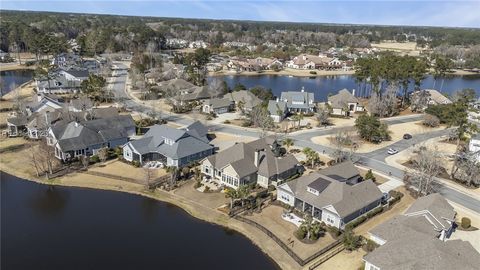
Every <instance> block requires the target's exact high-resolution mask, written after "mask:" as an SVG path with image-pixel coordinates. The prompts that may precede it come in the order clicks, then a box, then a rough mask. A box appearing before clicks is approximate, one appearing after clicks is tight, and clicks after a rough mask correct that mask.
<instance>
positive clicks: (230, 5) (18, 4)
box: [0, 0, 480, 28]
mask: <svg viewBox="0 0 480 270" xmlns="http://www.w3.org/2000/svg"><path fill="white" fill-rule="evenodd" d="M0 8H1V9H14V10H37V11H58V12H80V13H99V14H120V15H139V16H159V17H183V18H209V19H239V20H261V21H292V22H320V23H354V24H356V23H358V24H383V25H427V26H453V27H477V28H478V27H480V0H476V1H422V0H417V1H353V0H352V1H341V0H340V1H321V0H318V1H313V0H312V1H283V0H280V1H263V0H257V1H240V0H230V1H228V0H223V1H220V0H177V1H174V0H149V1H148V0H147V1H145V0H120V1H118V0H103V1H92V0H74V1H68V0H53V1H40V0H30V1H24V0H0Z"/></svg>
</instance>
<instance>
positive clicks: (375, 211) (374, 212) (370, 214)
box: [367, 207, 383, 218]
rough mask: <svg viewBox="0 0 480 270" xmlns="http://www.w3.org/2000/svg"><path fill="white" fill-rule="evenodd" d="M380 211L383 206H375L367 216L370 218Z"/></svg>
mask: <svg viewBox="0 0 480 270" xmlns="http://www.w3.org/2000/svg"><path fill="white" fill-rule="evenodd" d="M381 212H383V208H382V207H377V208H375V209H373V210H372V211H370V212H368V213H367V218H372V217H374V216H376V215H378V214H380V213H381Z"/></svg>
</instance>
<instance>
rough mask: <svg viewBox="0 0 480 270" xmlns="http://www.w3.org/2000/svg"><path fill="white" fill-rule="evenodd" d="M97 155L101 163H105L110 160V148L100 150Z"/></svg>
mask: <svg viewBox="0 0 480 270" xmlns="http://www.w3.org/2000/svg"><path fill="white" fill-rule="evenodd" d="M97 155H98V158H99V159H100V161H101V162H105V161H106V160H107V158H108V148H107V147H103V148H101V149H100V150H98V152H97Z"/></svg>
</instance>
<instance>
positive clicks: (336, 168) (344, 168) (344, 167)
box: [320, 160, 360, 181]
mask: <svg viewBox="0 0 480 270" xmlns="http://www.w3.org/2000/svg"><path fill="white" fill-rule="evenodd" d="M320 172H321V173H322V174H323V175H326V176H328V177H330V178H332V179H335V180H337V181H347V180H349V179H351V178H353V177H356V176H360V173H359V172H358V170H357V168H355V165H353V162H351V161H350V160H348V161H344V162H341V163H338V164H335V165H333V166H330V167H327V168H325V169H322V170H321V171H320Z"/></svg>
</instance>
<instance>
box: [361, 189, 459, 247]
mask: <svg viewBox="0 0 480 270" xmlns="http://www.w3.org/2000/svg"><path fill="white" fill-rule="evenodd" d="M455 215H456V213H455V211H454V209H453V207H452V206H451V205H450V204H449V203H448V202H447V200H445V198H443V197H442V196H441V195H440V194H438V193H434V194H431V195H428V196H425V197H421V198H419V199H417V200H416V201H415V202H414V203H413V204H412V205H411V206H410V208H408V210H407V211H406V212H405V213H404V214H403V215H400V216H396V217H394V218H392V219H390V220H388V221H386V222H384V223H382V224H380V225H378V226H377V227H375V228H373V229H372V230H370V231H369V236H370V239H371V240H373V241H375V242H376V243H377V244H379V245H383V244H385V243H386V242H388V241H391V240H393V239H395V238H397V237H401V236H404V235H406V234H410V233H412V232H417V233H423V234H427V235H429V236H432V237H436V238H438V239H440V240H443V241H445V240H446V239H447V238H448V237H450V234H451V233H452V230H453V223H454V221H455Z"/></svg>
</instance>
